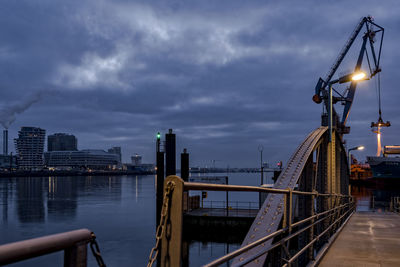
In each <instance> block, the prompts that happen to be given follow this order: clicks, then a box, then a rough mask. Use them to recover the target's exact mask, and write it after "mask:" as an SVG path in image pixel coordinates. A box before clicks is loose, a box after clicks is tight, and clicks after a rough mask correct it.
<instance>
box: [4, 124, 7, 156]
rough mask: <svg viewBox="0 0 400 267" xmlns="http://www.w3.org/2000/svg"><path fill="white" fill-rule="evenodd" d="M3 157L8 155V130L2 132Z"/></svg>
mask: <svg viewBox="0 0 400 267" xmlns="http://www.w3.org/2000/svg"><path fill="white" fill-rule="evenodd" d="M3 155H4V156H7V155H8V130H7V129H5V130H4V131H3Z"/></svg>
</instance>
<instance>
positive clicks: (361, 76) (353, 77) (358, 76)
mask: <svg viewBox="0 0 400 267" xmlns="http://www.w3.org/2000/svg"><path fill="white" fill-rule="evenodd" d="M364 80H368V77H367V75H366V74H365V73H364V72H360V71H358V72H354V73H350V74H347V75H345V76H342V77H340V78H339V79H336V80H333V81H329V83H328V87H329V101H328V105H329V109H328V128H329V142H332V128H333V126H332V120H333V96H332V85H333V84H335V83H347V82H358V81H364Z"/></svg>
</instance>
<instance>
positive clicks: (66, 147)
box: [47, 133, 78, 151]
mask: <svg viewBox="0 0 400 267" xmlns="http://www.w3.org/2000/svg"><path fill="white" fill-rule="evenodd" d="M76 150H78V139H77V138H76V137H75V136H74V135H72V134H66V133H55V134H52V135H49V136H48V137H47V151H76Z"/></svg>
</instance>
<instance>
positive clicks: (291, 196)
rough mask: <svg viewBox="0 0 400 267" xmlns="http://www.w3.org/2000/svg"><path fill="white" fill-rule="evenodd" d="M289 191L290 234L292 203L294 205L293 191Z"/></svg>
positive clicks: (290, 230)
mask: <svg viewBox="0 0 400 267" xmlns="http://www.w3.org/2000/svg"><path fill="white" fill-rule="evenodd" d="M288 189H289V205H288V209H289V214H288V215H289V216H288V225H289V234H290V233H291V232H292V205H293V204H292V203H293V190H292V189H291V188H288Z"/></svg>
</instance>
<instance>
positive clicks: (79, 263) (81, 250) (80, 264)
mask: <svg viewBox="0 0 400 267" xmlns="http://www.w3.org/2000/svg"><path fill="white" fill-rule="evenodd" d="M86 265H87V241H82V242H79V243H76V244H75V246H73V247H70V248H67V249H65V250H64V267H86Z"/></svg>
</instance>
